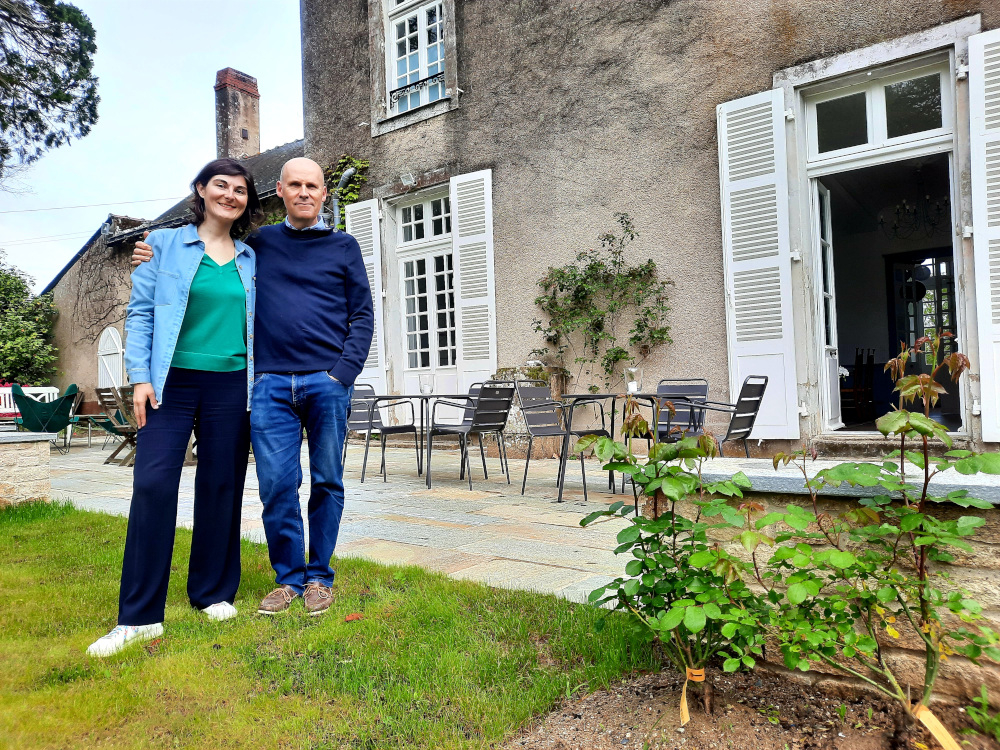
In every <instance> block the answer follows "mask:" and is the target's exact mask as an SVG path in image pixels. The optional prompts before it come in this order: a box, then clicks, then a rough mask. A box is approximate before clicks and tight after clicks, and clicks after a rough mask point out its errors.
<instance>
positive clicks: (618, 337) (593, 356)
mask: <svg viewBox="0 0 1000 750" xmlns="http://www.w3.org/2000/svg"><path fill="white" fill-rule="evenodd" d="M615 221H617V222H618V231H617V233H616V232H608V233H606V234H603V235H601V236H600V237H599V240H600V243H601V244H600V247H598V248H594V249H591V250H586V251H584V252H581V253H580V254H578V255H577V256H576V262H575V263H570V264H568V265H565V266H562V267H561V268H551V267H550V268H549V270H548V272H547V273H546V274H545V276H543V277H542V278H541V279H539V281H538V285H539V286H540V287H541V289H542V292H543V294H542V295H540V296H539V297H537V298H536V299H535V304H536V305H538V306H539V307H540V308H541V310H542V312H543V313H544V314H545V316H546V317H547V318H548V321H547V322H544V321H542V320H535V331H537V332H538V333H541V334H542V335H543V336H544V338H545V343H546V346H544V347H542V348H540V349H536V350H535V351H534V352H532V354H533V355H540V356H543V357H549V358H553V357H554V358H555V359H556V360H557V363H558V364H560V365H562V366H563V367H566V366H567V365H570V364H575V365H576V367H577V371H576V373H575V377H576V378H577V379H578V380H579V379H580V377H581V376H583V375H585V374H590V375H598V376H599V377H601V378H602V379H603V381H604V385H605V386H606V387H608V388H611V387H613V386H614V385H615V384H617V383H619V382H621V381H622V380H623V368H624V367H626V366H627V365H630V364H635V363H636V362H637V361H639V360H642V359H645V358H646V357H648V356H649V354H650V353H651V352H652V351H653V350H654V349H656V348H658V347H660V346H662V345H664V344H669V343H672V339H671V338H670V326H669V325H668V324H667V313H668V312H669V310H670V307H669V305H668V296H667V287H668V286H671V285H672V284H673V282H672V281H670V280H669V279H664V280H661V279H660V278H659V276H658V273H657V268H656V263H655V262H654V261H653V260H652V259H649V260H647V261H646V262H645V263H642V264H639V265H630V264H629V263H628V262H627V261H626V258H625V254H626V253H625V251H626V249H627V248H628V246H629V245H630V244H631V243H632V242H633V241H634V240H635V238H636V237H637V236H638V235H637V233H636V231H635V227H634V226H633V224H632V219H631V217H630V216H629V215H628V214H627V213H616V214H615Z"/></svg>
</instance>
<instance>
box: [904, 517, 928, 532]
mask: <svg viewBox="0 0 1000 750" xmlns="http://www.w3.org/2000/svg"><path fill="white" fill-rule="evenodd" d="M923 521H924V514H923V513H908V514H906V515H905V516H903V517H902V518H901V519H900V520H899V528H900V531H913V530H914V529H917V528H919V527H920V524H921V523H923Z"/></svg>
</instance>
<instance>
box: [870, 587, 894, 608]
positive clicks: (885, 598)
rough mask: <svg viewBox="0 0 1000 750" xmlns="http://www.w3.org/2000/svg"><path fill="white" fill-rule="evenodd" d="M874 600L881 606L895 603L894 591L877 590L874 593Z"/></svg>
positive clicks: (887, 589)
mask: <svg viewBox="0 0 1000 750" xmlns="http://www.w3.org/2000/svg"><path fill="white" fill-rule="evenodd" d="M875 598H876V599H878V600H879V601H880V602H882V603H883V604H888V603H889V602H894V601H896V591H895V589H890V588H883V589H879V590H878V591H876V592H875Z"/></svg>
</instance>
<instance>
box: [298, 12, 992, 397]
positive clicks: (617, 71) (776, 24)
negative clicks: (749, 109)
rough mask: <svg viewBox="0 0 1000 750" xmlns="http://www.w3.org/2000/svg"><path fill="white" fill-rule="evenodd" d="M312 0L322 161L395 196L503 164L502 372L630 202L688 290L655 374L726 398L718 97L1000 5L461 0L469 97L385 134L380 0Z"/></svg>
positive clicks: (530, 341) (498, 189) (659, 257)
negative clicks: (375, 95) (544, 285)
mask: <svg viewBox="0 0 1000 750" xmlns="http://www.w3.org/2000/svg"><path fill="white" fill-rule="evenodd" d="M379 1H380V0H370V2H371V3H377V2H379ZM301 4H302V34H303V44H302V49H303V87H304V93H305V134H306V135H305V137H306V153H307V155H309V156H312V157H313V158H316V159H317V160H319V161H320V162H321V163H326V162H328V161H330V160H332V159H335V158H336V157H337V156H339V155H340V154H341V153H344V152H348V153H352V154H354V155H356V156H360V157H364V158H368V159H370V160H371V163H372V166H371V171H370V184H369V188H368V189H369V190H375V191H379V193H380V194H382V195H390V194H393V193H394V192H395V191H396V188H394V187H393V185H394V184H395V183H397V181H398V179H399V175H401V174H404V173H411V174H413V175H416V176H420V175H424V174H427V173H430V172H432V171H434V170H443V171H442V172H441V173H440V174H439V176H438V178H437V179H447V176H448V175H453V174H461V173H464V172H470V171H473V170H476V169H482V168H487V167H488V168H492V169H493V190H494V196H493V208H494V235H495V253H496V257H495V269H496V273H497V318H498V319H497V325H498V337H499V340H498V355H499V364H500V366H501V367H504V366H515V365H518V364H523V362H524V361H525V359H527V357H528V353H529V352H530V351H531V349H532V348H534V347H535V346H537V345H538V344H539V343H540V342H539V339H538V337H537V335H536V334H534V333H532V332H531V321H532V319H533V317H534V316H535V314H536V308H535V306H534V304H533V299H534V297H535V296H536V294H537V286H536V283H535V282H536V280H537V279H538V278H540V277H541V276H542V275H543V273H544V272H545V270H546V268H547V267H548V266H550V265H561V264H564V263H566V262H568V261H570V260H572V259H573V257H574V256H575V254H576V253H577V252H578V251H580V250H582V249H586V248H587V247H590V246H593V245H594V244H596V237H597V235H598V234H600V233H602V232H604V231H607V230H609V229H611V228H612V214H613V212H615V211H622V210H624V211H628V212H629V213H630V214H631V215H632V217H633V219H634V221H635V226H636V229H637V230H638V232H639V238H638V240H637V241H636V242H635V243H634V244H633V246H632V251H631V255H632V258H633V259H634V260H640V259H645V258H647V257H652V258H653V259H654V260H655V261H656V262H657V263H658V264H659V267H660V269H661V271H662V273H663V274H664V275H666V276H669V277H670V278H671V279H673V281H674V282H675V284H676V286H675V288H674V290H673V294H672V300H671V303H672V308H673V310H672V315H671V322H672V325H673V338H674V344H672V345H670V346H668V347H666V348H665V349H664V350H661V351H660V352H657V353H655V354H654V356H653V357H652V358H651V359H650V360H649V361H648V362H647V363H646V366H645V368H646V372H647V373H651V374H653V375H654V376H656V377H664V376H682V375H688V376H694V375H698V376H705V377H707V378H709V380H710V383H711V391H712V394H713V395H714V396H718V397H721V398H725V397H727V396H728V395H729V394H728V393H727V391H728V386H727V380H728V376H727V354H726V330H725V313H724V297H723V289H724V287H723V270H722V236H721V222H720V205H719V178H718V174H719V171H718V155H717V140H716V117H715V107H716V105H717V104H719V103H721V102H724V101H728V100H731V99H735V98H737V97H741V96H746V95H749V94H752V93H756V92H759V91H763V90H766V89H770V88H771V87H772V75H773V74H774V73H775V72H776V71H778V70H780V69H783V68H787V67H789V66H792V65H796V64H799V63H802V62H806V61H809V60H813V59H819V58H823V57H828V56H830V55H834V54H838V53H840V52H844V51H848V50H853V49H857V48H860V47H865V46H868V45H872V44H876V43H878V42H882V41H886V40H889V39H893V38H896V37H899V36H903V35H906V34H910V33H913V32H915V31H919V30H922V29H927V28H931V27H933V26H936V25H938V24H940V23H943V22H945V21H949V20H953V19H956V18H960V17H963V16H966V15H969V14H972V13H976V12H981V13H982V15H983V18H982V22H983V28H984V29H989V28H993V27H995V26H996V25H997V24H998V23H1000V0H982V1H979V2H975V1H968V2H961V1H958V0H951V1H946V2H940V3H938V2H935V3H912V2H908V0H879V1H878V2H874V3H866V4H858V3H856V2H851V1H850V0H831V1H830V2H825V3H815V2H811V1H809V0H745V1H744V2H739V3H736V2H718V1H717V0H674V1H673V2H668V1H666V0H643V1H636V0H611V1H610V2H609V1H608V0H604V1H603V2H599V3H598V2H594V1H591V0H588V1H586V2H578V1H573V2H571V1H570V0H524V1H523V2H519V3H496V2H491V1H488V0H465V1H462V0H458V1H457V2H456V3H455V14H456V28H457V35H456V36H457V40H456V41H457V66H458V86H459V88H460V89H461V90H462V93H461V94H460V103H461V106H460V107H459V108H458V109H457V110H455V111H452V112H449V113H446V114H443V115H441V116H438V117H435V118H433V119H430V120H427V121H425V122H422V123H418V124H415V125H412V126H409V127H406V128H403V129H400V130H396V131H394V132H391V133H387V134H385V135H381V136H378V137H377V138H373V137H372V136H371V130H370V123H369V122H368V121H369V120H370V119H371V111H372V110H371V92H372V88H373V87H372V83H371V81H370V76H371V74H372V73H371V71H372V69H373V68H372V64H371V56H370V50H369V20H368V19H369V12H370V9H369V5H370V3H369V0H302V3H301ZM378 54H381V53H378ZM363 197H364V196H363Z"/></svg>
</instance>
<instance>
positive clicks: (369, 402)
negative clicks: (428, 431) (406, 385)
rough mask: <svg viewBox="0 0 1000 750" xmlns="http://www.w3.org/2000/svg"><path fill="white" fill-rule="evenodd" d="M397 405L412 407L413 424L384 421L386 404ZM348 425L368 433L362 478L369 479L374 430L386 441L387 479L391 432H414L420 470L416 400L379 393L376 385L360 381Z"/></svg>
mask: <svg viewBox="0 0 1000 750" xmlns="http://www.w3.org/2000/svg"><path fill="white" fill-rule="evenodd" d="M395 406H409V407H410V422H409V424H405V423H404V424H389V425H387V424H385V423H383V422H382V412H381V409H383V408H392V407H395ZM347 429H348V430H353V431H354V432H363V433H365V458H364V462H363V463H362V465H361V481H362V483H364V481H365V472H366V471H367V470H368V448H369V446H370V445H371V440H372V433H374V432H377V433H378V434H379V442H380V443H381V445H382V463H381V468H380V469H379V474H381V475H382V481H383V482H386V481H388V479H387V474H388V471H387V469H386V465H385V439H386V437H387V436H389V435H405V434H406V433H408V432H412V433H413V447H414V448H415V449H416V452H417V471H418V472H419V471H420V469H421V468H422V467H421V463H422V461H421V456H420V438H419V437H418V435H417V422H416V419H415V418H414V411H413V402H412V401H408V400H406V399H397V398H396V397H395V396H379V395H378V394H376V393H375V389H374V388H373V387H372V386H370V385H368V384H367V383H358V384H356V385H355V386H354V394H353V395H352V396H351V411H350V414H349V415H348V417H347ZM342 458H343V461H344V462H345V463H346V461H347V441H346V440H345V441H344V455H343V457H342Z"/></svg>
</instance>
